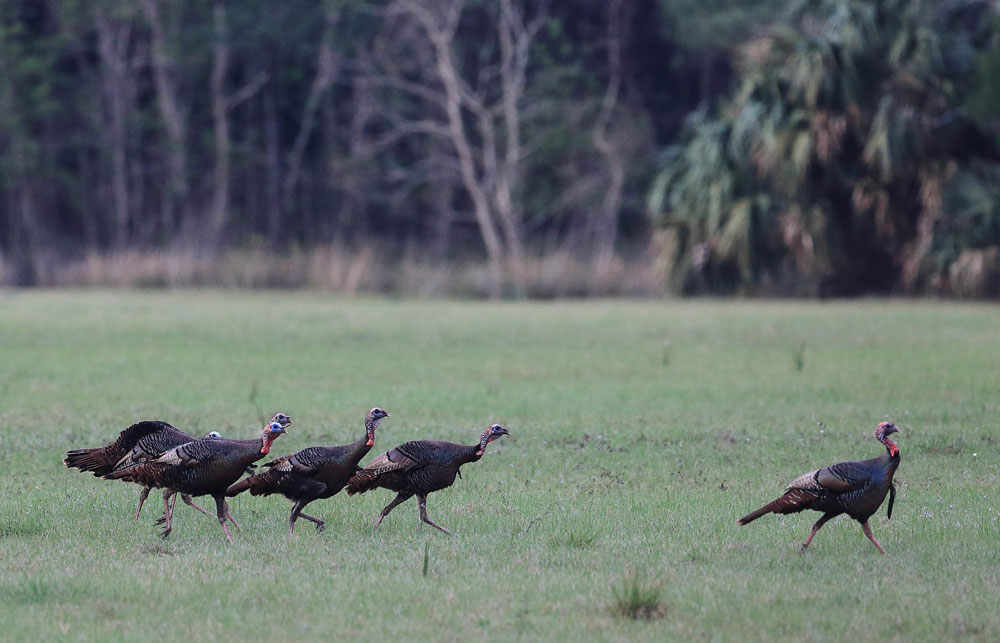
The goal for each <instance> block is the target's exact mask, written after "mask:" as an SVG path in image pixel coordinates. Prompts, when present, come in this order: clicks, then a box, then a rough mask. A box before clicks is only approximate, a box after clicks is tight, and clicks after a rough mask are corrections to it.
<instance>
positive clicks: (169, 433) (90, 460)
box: [63, 420, 217, 520]
mask: <svg viewBox="0 0 1000 643" xmlns="http://www.w3.org/2000/svg"><path fill="white" fill-rule="evenodd" d="M216 435H217V434H216ZM197 439H198V438H196V437H194V436H193V435H189V434H187V433H185V432H184V431H181V430H180V429H177V428H174V427H173V426H171V425H170V424H168V423H166V422H161V421H159V420H146V421H143V422H137V423H135V424H133V425H132V426H130V427H128V428H127V429H125V430H124V431H122V432H121V433H120V434H119V435H118V439H117V440H115V441H114V442H112V443H111V444H109V445H107V446H104V447H100V448H97V449H75V450H73V451H67V452H66V457H65V458H64V459H63V462H64V463H65V464H66V466H67V467H72V468H77V469H80V470H81V471H87V472H91V473H93V474H94V475H95V476H98V477H101V476H106V475H108V474H109V473H112V472H113V471H121V470H124V469H127V468H129V467H133V466H135V465H138V464H145V463H146V462H151V461H153V460H155V459H156V458H158V457H160V456H161V455H162V454H163V453H164V452H166V451H169V450H170V449H173V448H174V447H177V446H180V445H181V444H184V443H186V442H191V441H193V440H197ZM149 490H150V487H149V486H146V487H145V488H144V489H143V490H142V492H141V493H140V495H139V506H138V508H137V509H136V510H135V518H136V520H138V519H139V513H140V512H141V511H142V505H143V503H145V502H146V497H147V496H148V495H149ZM183 498H184V502H185V503H187V504H188V505H191V506H192V507H194V508H195V509H197V510H198V511H201V512H202V513H205V511H204V510H203V509H202V508H201V507H199V506H198V505H197V504H195V503H194V502H192V501H191V497H190V496H188V495H187V494H184V496H183Z"/></svg>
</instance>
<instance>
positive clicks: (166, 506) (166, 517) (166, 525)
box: [157, 489, 174, 538]
mask: <svg viewBox="0 0 1000 643" xmlns="http://www.w3.org/2000/svg"><path fill="white" fill-rule="evenodd" d="M173 495H174V494H173V492H172V491H170V489H164V490H163V517H162V518H160V520H158V521H157V523H159V522H160V521H163V531H162V532H160V535H161V536H163V537H164V538H166V537H167V536H169V535H170V530H171V529H172V527H171V526H170V497H171V496H173Z"/></svg>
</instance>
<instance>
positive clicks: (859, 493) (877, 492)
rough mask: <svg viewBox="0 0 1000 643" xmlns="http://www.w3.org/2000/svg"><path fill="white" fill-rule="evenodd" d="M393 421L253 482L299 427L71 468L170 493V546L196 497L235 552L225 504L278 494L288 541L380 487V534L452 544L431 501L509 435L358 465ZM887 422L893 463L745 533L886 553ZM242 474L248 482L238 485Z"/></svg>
mask: <svg viewBox="0 0 1000 643" xmlns="http://www.w3.org/2000/svg"><path fill="white" fill-rule="evenodd" d="M387 417H389V414H388V413H386V412H385V411H383V410H382V409H380V408H378V407H375V408H373V409H371V410H370V411H368V414H367V415H366V416H365V433H364V435H363V436H362V437H361V438H360V439H359V440H357V441H356V442H352V443H351V444H346V445H341V446H329V447H322V446H317V447H308V448H306V449H302V450H301V451H297V452H295V453H292V454H290V455H286V456H282V457H280V458H277V459H275V460H271V461H270V462H266V463H265V464H264V468H265V469H266V471H261V472H259V473H256V472H255V470H254V469H255V465H254V463H255V462H257V461H258V460H260V459H262V458H263V457H264V456H265V455H267V454H268V452H269V451H270V450H271V445H272V444H273V443H274V441H275V440H277V439H278V438H279V437H280V436H281V435H283V434H284V433H285V432H286V430H287V428H288V426H289V425H291V424H292V419H291V418H290V417H288V416H287V415H285V414H284V413H277V414H275V415H274V417H272V418H271V420H270V421H269V422H268V423H267V424H265V425H264V428H263V430H262V431H261V436H260V438H259V439H253V440H231V439H228V438H224V437H222V436H221V435H220V434H219V433H217V432H215V431H213V432H211V433H209V434H208V435H207V436H205V437H204V438H202V439H200V440H199V439H197V438H196V437H194V436H192V435H189V434H187V433H184V432H183V431H180V430H178V429H176V428H174V427H172V426H171V425H169V424H167V423H166V422H159V421H144V422H138V423H136V424H133V425H132V426H130V427H128V428H127V429H125V430H124V431H122V432H121V434H119V436H118V439H117V440H115V441H114V442H112V443H111V444H108V445H107V446H104V447H100V448H96V449H76V450H72V451H69V452H67V453H66V457H65V459H64V460H63V462H64V463H65V464H66V466H67V467H71V468H76V469H80V470H81V471H87V472H91V473H93V474H94V475H95V476H97V477H103V478H105V479H108V480H124V481H127V482H134V483H137V484H140V485H142V487H143V490H142V493H141V494H140V496H139V507H138V508H137V509H136V512H135V518H136V519H138V518H139V513H140V511H142V504H143V502H144V501H145V500H146V497H147V496H148V495H149V492H150V490H151V489H152V488H154V487H156V488H161V489H163V516H161V517H160V519H159V520H158V521H157V524H162V525H163V532H162V535H163V536H167V535H168V534H169V533H170V531H171V527H172V522H173V510H174V503H175V502H176V501H177V495H178V494H180V496H181V499H182V500H183V501H184V502H185V503H186V504H188V505H190V506H192V507H194V508H195V509H197V510H198V511H200V512H202V513H206V514H207V512H206V511H205V510H203V509H202V508H201V507H199V506H198V505H197V504H195V502H194V501H193V500H192V499H191V498H192V496H206V495H207V496H212V498H214V499H215V505H216V515H217V516H218V519H219V524H220V525H221V527H222V531H223V532H224V533H225V535H226V540H227V541H229V542H232V538H231V537H230V534H229V528H228V527H227V526H226V523H227V522H231V523H233V525H234V526H235V527H237V528H239V524H238V523H237V522H236V520H235V519H234V518H233V515H232V513H230V511H229V503H228V502H227V501H226V498H227V497H232V496H236V495H238V494H240V493H243V492H244V491H248V490H249V491H250V495H252V496H266V495H271V494H274V493H280V494H281V495H283V496H285V497H286V498H288V499H289V500H291V501H292V502H294V503H295V504H294V505H293V506H292V512H291V515H290V516H289V518H288V533H289V535H291V534H292V533H293V532H294V530H295V521H296V520H298V519H299V518H305V519H306V520H308V521H310V522H313V523H315V524H316V529H317V530H319V531H321V530H322V529H323V528H324V526H325V523H324V522H323V521H322V520H320V519H319V518H316V517H314V516H310V515H309V514H306V513H303V512H302V510H303V509H305V507H306V505H308V504H309V503H311V502H312V501H314V500H322V499H325V498H330V497H332V496H334V495H336V494H337V493H339V492H340V491H341V489H344V488H345V487H346V488H347V495H349V496H350V495H354V494H356V493H365V492H366V491H369V490H371V489H375V488H378V487H382V488H385V489H389V490H392V491H395V492H396V497H395V498H394V499H393V500H392V502H390V503H389V504H388V505H386V507H385V508H384V509H383V510H382V512H381V513H380V514H379V516H378V519H377V521H376V522H375V528H378V526H379V525H380V524H381V523H382V520H383V519H384V518H385V517H386V516H387V515H388V514H389V512H390V511H392V510H393V509H394V508H395V507H396V506H397V505H399V504H400V503H403V502H405V501H406V500H408V499H410V498H411V497H413V496H416V497H417V501H418V504H419V509H420V519H421V520H422V521H423V522H425V523H427V524H428V525H430V526H432V527H434V528H436V529H440V530H441V531H443V532H445V533H447V534H450V533H452V532H451V531H449V530H448V529H445V528H444V527H442V526H441V525H439V524H437V523H435V522H434V521H433V520H431V519H430V517H429V516H428V515H427V495H428V494H430V493H432V492H434V491H439V490H441V489H446V488H447V487H450V486H451V485H452V483H454V482H455V477H456V476H458V477H461V475H462V474H461V467H462V465H464V464H468V463H470V462H476V461H477V460H479V459H480V458H482V457H483V454H484V453H485V451H486V446H487V445H488V444H489V443H490V442H492V441H494V440H496V439H498V438H500V437H501V436H504V435H508V432H507V429H505V428H503V427H502V426H500V425H499V424H494V425H492V426H490V427H489V428H487V429H486V430H485V431H483V432H482V434H481V435H480V439H479V442H478V443H476V444H473V445H463V444H456V443H454V442H444V441H440V440H413V441H411V442H406V443H404V444H400V445H399V446H397V447H395V448H393V449H390V450H389V451H386V452H385V453H382V454H380V455H379V456H377V457H376V458H375V459H374V460H372V461H371V462H369V463H368V464H367V465H365V466H364V467H360V466H359V463H360V462H361V459H362V458H364V457H365V456H366V455H367V454H368V452H369V451H370V450H371V448H372V446H374V444H375V430H376V429H377V428H378V425H379V423H380V422H381V421H382V420H384V419H385V418H387ZM898 430H899V429H897V428H896V427H895V426H893V425H892V424H890V423H889V422H882V423H880V424H879V425H878V426H877V427H876V429H875V439H877V440H878V441H879V442H881V443H882V445H883V446H884V447H885V453H883V454H882V455H880V456H879V457H876V458H871V459H868V460H859V461H850V462H840V463H838V464H834V465H831V466H828V467H824V468H822V469H817V470H815V471H811V472H809V473H806V474H804V475H802V476H799V477H798V478H796V479H795V480H794V481H793V482H792V483H791V484H789V485H788V487H787V488H786V489H785V493H784V494H783V495H782V496H781V497H780V498H778V499H776V500H774V501H772V502H769V503H767V504H766V505H764V506H763V507H761V508H760V509H757V510H756V511H753V512H751V513H749V514H747V515H746V516H744V517H743V518H740V520H739V521H738V523H739V524H740V525H746V524H748V523H750V522H752V521H754V520H756V519H757V518H760V517H761V516H763V515H765V514H768V513H779V514H789V513H797V512H800V511H803V510H806V509H811V510H814V511H819V512H822V514H823V515H822V517H820V519H819V520H817V521H816V523H815V524H814V525H813V527H812V531H811V532H810V533H809V537H808V538H807V539H806V541H805V543H804V544H803V545H802V551H805V549H806V548H807V547H808V546H809V543H811V542H812V539H813V537H814V536H815V535H816V532H817V531H819V529H820V528H821V527H822V526H823V525H824V524H826V523H827V521H829V520H830V519H832V518H835V517H836V516H839V515H840V514H847V515H848V516H850V517H851V518H853V519H854V520H857V521H858V522H859V523H860V524H861V529H862V531H863V532H864V534H865V536H867V537H868V539H869V540H871V542H872V544H874V545H875V547H876V548H877V549H878V550H879V552H881V553H883V554H884V553H885V550H884V549H883V548H882V545H880V544H879V542H878V541H877V540H876V539H875V536H874V535H873V534H872V531H871V527H870V526H869V525H868V519H869V518H870V517H871V516H872V515H873V514H874V513H875V512H876V511H878V509H879V507H880V506H881V505H882V503H883V502H884V501H885V497H886V495H888V496H889V507H888V510H887V512H886V513H887V517H888V518H890V519H891V518H892V505H893V502H894V501H895V497H896V487H895V485H894V484H893V476H894V474H895V472H896V468H897V467H898V466H899V462H900V456H899V447H898V446H897V445H896V444H895V443H894V442H893V441H892V440H890V439H889V436H890V435H892V434H893V433H896V432H898ZM244 473H247V474H249V475H248V476H247V477H246V478H243V479H242V480H240V478H241V477H242V476H243V474H244Z"/></svg>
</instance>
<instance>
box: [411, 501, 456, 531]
mask: <svg viewBox="0 0 1000 643" xmlns="http://www.w3.org/2000/svg"><path fill="white" fill-rule="evenodd" d="M417 502H418V503H419V504H420V519H421V520H423V521H424V522H426V523H427V524H428V525H430V526H431V527H434V528H435V529H440V530H441V531H443V532H444V533H446V534H449V535H451V532H450V531H448V530H447V529H445V528H444V527H442V526H441V525H439V524H437V523H436V522H434V521H433V520H431V519H430V516H428V515H427V496H421V495H418V496H417Z"/></svg>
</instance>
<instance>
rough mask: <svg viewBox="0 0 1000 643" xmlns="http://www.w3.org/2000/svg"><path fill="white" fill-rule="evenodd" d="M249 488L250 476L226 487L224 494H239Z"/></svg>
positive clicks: (230, 495)
mask: <svg viewBox="0 0 1000 643" xmlns="http://www.w3.org/2000/svg"><path fill="white" fill-rule="evenodd" d="M249 488H250V478H243V479H242V480H240V481H239V482H237V483H236V484H233V485H231V486H230V487H229V488H228V489H226V495H227V496H229V497H232V496H238V495H239V494H241V493H243V492H244V491H246V490H247V489H249Z"/></svg>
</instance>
